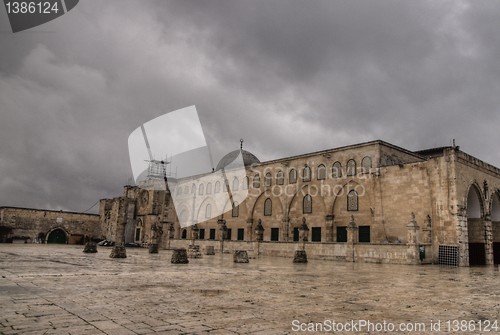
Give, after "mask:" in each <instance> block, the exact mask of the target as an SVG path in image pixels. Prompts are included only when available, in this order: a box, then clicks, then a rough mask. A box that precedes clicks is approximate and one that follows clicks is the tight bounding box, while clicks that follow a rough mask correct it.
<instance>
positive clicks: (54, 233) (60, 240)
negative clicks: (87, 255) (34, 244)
mask: <svg viewBox="0 0 500 335" xmlns="http://www.w3.org/2000/svg"><path fill="white" fill-rule="evenodd" d="M47 243H48V244H49V243H56V244H67V243H68V234H66V232H65V231H64V230H63V229H62V228H56V229H53V230H51V231H50V232H49V233H48V234H47Z"/></svg>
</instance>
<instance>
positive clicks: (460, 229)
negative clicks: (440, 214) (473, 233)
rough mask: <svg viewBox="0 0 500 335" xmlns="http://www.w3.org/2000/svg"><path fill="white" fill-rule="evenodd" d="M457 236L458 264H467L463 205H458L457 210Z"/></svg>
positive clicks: (465, 219)
mask: <svg viewBox="0 0 500 335" xmlns="http://www.w3.org/2000/svg"><path fill="white" fill-rule="evenodd" d="M457 236H458V252H459V255H458V257H459V266H469V231H468V229H467V212H466V210H465V207H459V208H458V211H457Z"/></svg>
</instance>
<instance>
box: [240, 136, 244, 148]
mask: <svg viewBox="0 0 500 335" xmlns="http://www.w3.org/2000/svg"><path fill="white" fill-rule="evenodd" d="M240 150H243V139H242V138H240Z"/></svg>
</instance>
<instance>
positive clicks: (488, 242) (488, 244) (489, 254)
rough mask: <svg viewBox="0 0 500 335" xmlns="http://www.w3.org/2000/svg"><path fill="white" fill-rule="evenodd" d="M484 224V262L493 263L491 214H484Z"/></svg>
mask: <svg viewBox="0 0 500 335" xmlns="http://www.w3.org/2000/svg"><path fill="white" fill-rule="evenodd" d="M483 224H484V251H485V253H486V264H487V265H493V227H492V223H491V216H490V215H489V214H488V215H485V216H484V219H483Z"/></svg>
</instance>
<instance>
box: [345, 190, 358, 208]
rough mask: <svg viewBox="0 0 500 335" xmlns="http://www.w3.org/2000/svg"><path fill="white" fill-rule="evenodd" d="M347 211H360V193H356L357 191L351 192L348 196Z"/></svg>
mask: <svg viewBox="0 0 500 335" xmlns="http://www.w3.org/2000/svg"><path fill="white" fill-rule="evenodd" d="M347 210H348V211H357V210H358V192H356V191H355V190H351V191H349V193H348V194H347Z"/></svg>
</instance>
